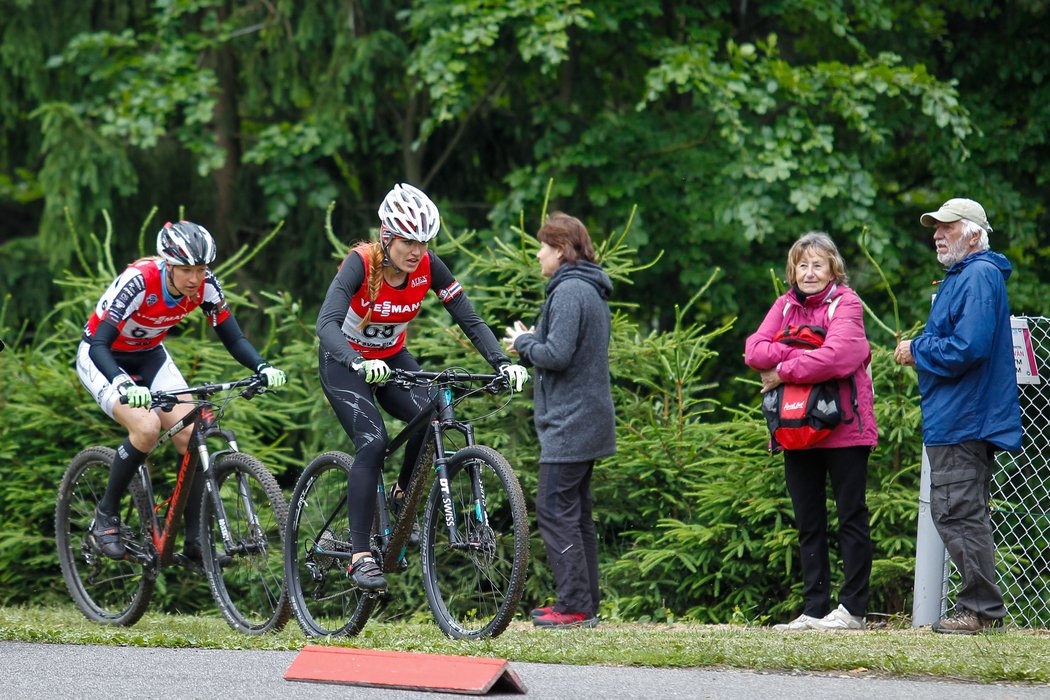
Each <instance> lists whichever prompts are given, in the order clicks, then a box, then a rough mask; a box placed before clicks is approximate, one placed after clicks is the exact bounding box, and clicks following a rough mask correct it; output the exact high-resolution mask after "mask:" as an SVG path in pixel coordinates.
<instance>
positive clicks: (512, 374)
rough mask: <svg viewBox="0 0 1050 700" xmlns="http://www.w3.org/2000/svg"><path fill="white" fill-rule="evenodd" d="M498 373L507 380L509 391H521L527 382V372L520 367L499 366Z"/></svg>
mask: <svg viewBox="0 0 1050 700" xmlns="http://www.w3.org/2000/svg"><path fill="white" fill-rule="evenodd" d="M499 373H500V374H502V375H503V376H504V377H506V378H507V383H508V384H510V389H511V391H521V390H522V389H523V388H525V382H527V381H529V370H527V369H525V368H524V367H522V366H521V365H500V368H499Z"/></svg>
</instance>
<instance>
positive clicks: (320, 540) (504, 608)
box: [285, 369, 529, 639]
mask: <svg viewBox="0 0 1050 700" xmlns="http://www.w3.org/2000/svg"><path fill="white" fill-rule="evenodd" d="M389 381H392V382H394V383H396V384H397V385H399V386H401V387H402V388H406V389H408V388H411V387H413V386H425V387H428V389H429V392H430V395H431V404H430V407H429V408H428V409H426V410H424V411H422V412H421V413H420V414H419V415H418V416H416V417H415V418H414V419H413V420H411V421H409V423H408V424H407V425H406V426H405V427H404V429H403V430H402V431H401V432H400V433H398V434H397V436H395V437H394V438H393V439H392V440H391V441H390V444H389V447H388V448H387V451H386V455H385V458H386V459H385V461H389V457H390V455H392V454H393V453H394V452H395V451H396V450H398V449H399V448H400V447H401V446H402V445H404V444H405V442H406V441H407V440H408V439H409V438H410V437H411V436H413V435H414V434H416V433H417V432H418V431H420V430H427V431H428V433H429V434H428V436H427V439H426V440H424V442H423V446H422V447H421V449H420V452H419V454H418V456H417V457H416V460H415V467H414V469H413V472H412V478H411V481H410V483H409V485H408V488H407V489H406V490H405V496H404V501H403V505H401V506H400V508H399V511H400V512H399V513H398V515H397V517H393V516H392V515H391V512H390V509H389V507H388V505H387V499H386V497H385V495H386V494H385V489H384V484H383V477H382V474H380V478H379V486H378V494H377V496H378V497H377V499H376V501H377V502H376V513H375V515H374V518H373V526H372V537H371V549H372V554H373V556H374V557H375V560H376V561H377V562H379V563H380V564H381V566H382V568H383V571H384V573H394V572H397V571H401V570H404V569H406V568H407V567H408V562H407V559H406V551H407V549H408V545H409V542H410V538H411V536H412V530H413V526H414V525H415V524H416V515H417V510H418V508H419V505H420V502H421V501H423V500H424V499H423V494H424V490H425V489H426V488H427V485H428V484H429V495H428V496H427V497H426V499H425V502H426V507H425V509H424V512H423V522H422V532H421V533H420V535H421V536H420V550H421V554H420V563H421V566H422V574H423V585H424V592H425V595H426V599H427V603H428V605H429V607H430V611H431V613H432V615H433V617H434V619H435V620H436V621H437V624H438V626H439V627H440V628H441V631H442V632H444V633H445V634H446V635H447V636H449V637H452V638H453V639H480V638H483V637H495V636H497V635H499V634H500V633H502V632H503V631H504V630H505V629H506V628H507V625H508V624H509V623H510V621H511V619H512V618H513V617H514V613H515V610H516V609H517V607H518V603H519V601H520V599H521V594H522V591H523V590H524V587H525V575H526V567H527V565H528V556H529V526H528V513H527V512H526V510H525V498H524V496H523V495H522V491H521V485H520V484H519V483H518V479H517V477H516V476H515V475H514V470H513V469H511V466H510V464H509V463H508V462H507V460H506V458H504V457H503V455H501V454H500V453H499V452H497V451H496V450H494V449H492V448H490V447H484V446H481V445H477V444H475V442H474V427H473V425H472V424H471V422H470V421H466V420H459V419H457V418H456V415H455V408H456V406H457V405H458V404H459V403H460V402H461V401H463V400H464V399H465V398H467V397H468V396H472V395H478V394H480V393H481V392H487V393H492V394H496V393H499V392H500V391H504V390H508V389H509V386H508V385H507V382H506V380H505V379H504V378H503V376H502V375H498V374H496V375H493V374H470V373H467V372H464V371H460V370H456V369H450V370H445V371H442V372H422V371H416V372H412V371H406V370H397V369H395V370H394V371H393V372H392V374H391V379H390V380H389ZM457 392H460V395H458V396H457ZM505 405H506V404H504V406H505ZM457 443H459V444H460V446H458V447H457V446H456V444H457ZM352 463H353V459H352V458H351V457H350V456H349V455H348V454H345V453H343V452H325V453H324V454H322V455H320V456H318V457H317V458H315V459H314V460H313V461H312V462H310V464H309V465H308V466H307V467H306V469H305V470H304V471H303V473H302V475H301V476H300V477H299V479H298V480H297V482H296V485H295V491H294V492H293V494H292V498H291V501H290V505H289V514H288V526H287V532H286V534H285V542H286V547H285V581H286V582H287V584H288V593H289V598H290V600H291V604H292V611H293V613H294V614H295V617H296V619H297V620H298V622H299V624H300V625H301V626H302V628H303V630H304V631H305V632H306V634H307V635H308V636H311V637H315V636H325V635H333V636H334V635H348V636H352V635H355V634H357V633H358V632H360V631H361V629H362V628H363V627H364V625H365V623H366V622H367V621H368V618H369V616H370V615H371V614H372V613H373V611H374V610H375V609H376V606H377V605H379V604H381V603H384V604H385V603H386V602H388V600H389V594H388V593H387V592H386V591H382V592H376V591H366V590H363V589H360V588H358V587H357V586H356V585H355V584H354V582H353V580H352V579H351V578H350V575H349V573H348V567H349V564H350V559H351V545H350V527H349V507H348V503H349V499H348V479H349V474H350V467H351V464H352Z"/></svg>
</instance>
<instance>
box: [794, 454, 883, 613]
mask: <svg viewBox="0 0 1050 700" xmlns="http://www.w3.org/2000/svg"><path fill="white" fill-rule="evenodd" d="M870 454H871V448H870V447H866V446H859V447H834V448H828V449H812V450H787V451H785V452H784V475H785V477H786V479H787V487H788V493H789V494H791V504H792V506H793V508H794V510H795V524H796V526H797V527H798V544H799V550H800V561H801V564H802V595H803V598H804V600H805V605H806V608H805V611H804V612H805V613H806V614H807V615H810V616H811V617H824V616H825V615H827V614H828V612H830V610H831V563H830V561H829V559H828V509H827V481H828V477H829V476H830V477H831V491H832V493H833V494H834V496H835V506H836V510H837V511H838V516H839V551H840V553H841V555H842V568H843V575H844V580H843V582H842V590H840V591H839V603H841V604H842V605H843V606H844V607H845V608H846V609H847V610H849V612H850V614H851V615H864V614H865V613H866V612H867V608H868V594H869V590H870V589H869V579H870V578H871V555H872V545H871V530H870V527H869V523H868V504H867V501H866V499H865V490H866V489H867V483H868V456H869V455H870Z"/></svg>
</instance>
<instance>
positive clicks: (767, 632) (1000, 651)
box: [0, 607, 1050, 684]
mask: <svg viewBox="0 0 1050 700" xmlns="http://www.w3.org/2000/svg"><path fill="white" fill-rule="evenodd" d="M0 639H2V640H18V641H27V642H46V643H63V644H117V645H129V646H148V647H198V648H217V649H262V650H265V649H270V650H292V651H294V650H298V649H300V648H302V647H303V646H304V645H305V644H306V643H307V641H308V640H307V639H306V637H305V636H304V635H303V633H302V631H301V630H299V628H298V627H297V626H296V625H295V623H294V622H291V623H289V625H288V627H287V628H286V629H285V630H284V631H283V632H281V633H279V634H274V635H268V636H264V637H247V636H244V635H241V634H238V633H236V632H233V631H231V630H230V629H229V628H228V627H227V626H226V624H225V623H224V622H223V621H222V620H221V619H219V618H217V617H203V616H188V615H165V614H160V613H150V614H147V615H146V616H145V617H144V618H143V619H142V620H141V621H139V622H138V623H137V624H136V625H135V626H133V627H130V628H113V627H103V626H100V625H96V624H93V623H90V622H88V621H86V620H85V619H84V618H83V617H82V616H81V615H80V614H79V612H77V611H76V610H75V609H73V608H71V607H70V608H46V609H41V608H0ZM310 641H311V642H312V643H323V644H331V645H342V646H355V647H362V648H375V649H391V650H398V651H416V652H427V653H441V654H460V655H470V656H494V657H499V658H505V659H509V660H511V661H524V662H538V663H561V664H605V665H622V666H654V667H677V668H682V667H728V668H738V669H749V670H755V671H787V672H798V671H808V672H822V673H827V672H846V673H849V674H851V675H858V674H872V675H879V676H881V675H892V676H926V677H937V678H948V679H953V680H967V681H978V682H1021V683H1041V684H1047V683H1050V633H1048V632H1046V631H1042V632H1036V631H1017V630H1011V631H1007V632H1002V633H998V634H990V635H982V636H976V637H955V636H945V635H935V634H932V633H931V632H930V631H929V630H918V631H916V630H911V629H896V630H895V629H884V630H875V631H867V632H847V633H822V632H804V633H796V634H784V633H778V632H774V631H772V630H771V629H768V628H760V627H744V626H704V625H683V624H674V625H642V624H628V623H606V624H602V625H601V626H599V627H597V628H595V629H590V630H584V629H578V630H557V631H551V630H538V629H535V628H533V627H532V626H531V625H529V624H528V623H525V622H515V623H514V624H512V626H511V627H510V629H508V630H507V632H505V633H504V634H503V635H502V636H500V637H499V638H497V639H494V640H487V641H483V642H471V643H467V642H457V641H453V640H449V639H446V638H444V637H443V636H442V635H441V633H440V632H439V631H438V629H437V627H436V626H435V625H434V624H433V623H429V622H419V623H413V622H394V623H389V622H388V623H382V622H376V623H371V624H369V625H368V626H367V627H366V628H365V630H364V631H363V632H362V633H361V635H359V636H357V637H354V638H351V639H330V640H310Z"/></svg>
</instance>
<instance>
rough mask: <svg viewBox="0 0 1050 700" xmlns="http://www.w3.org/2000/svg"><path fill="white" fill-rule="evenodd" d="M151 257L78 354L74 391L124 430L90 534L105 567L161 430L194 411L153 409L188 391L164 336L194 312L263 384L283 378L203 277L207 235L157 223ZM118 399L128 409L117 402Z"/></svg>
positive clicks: (108, 297)
mask: <svg viewBox="0 0 1050 700" xmlns="http://www.w3.org/2000/svg"><path fill="white" fill-rule="evenodd" d="M157 256H158V257H154V258H143V259H141V260H137V261H135V262H133V263H131V264H130V265H128V267H127V269H126V270H124V272H123V273H122V274H121V275H120V276H119V277H118V278H117V279H115V280H114V281H113V284H111V285H110V286H109V287H108V288H107V289H106V292H105V293H104V294H103V295H102V298H101V299H99V301H98V304H97V305H96V306H95V312H94V313H93V314H92V315H91V318H89V319H88V322H87V324H85V326H84V334H83V338H82V339H81V341H80V348H79V349H78V350H77V376H78V377H79V378H80V382H81V383H82V384H83V385H84V387H85V388H86V389H87V390H88V392H89V393H90V394H91V396H92V397H93V398H94V399H95V401H96V402H97V403H98V405H99V406H100V407H101V408H102V410H103V411H105V412H106V415H108V416H109V417H110V418H113V419H114V420H115V421H117V422H118V423H120V424H121V425H122V426H124V427H125V428H127V429H128V437H127V438H126V439H125V440H124V442H123V443H122V444H121V445H120V446H119V447H118V448H117V454H116V457H115V458H114V460H113V465H112V466H111V467H110V472H109V483H108V484H107V487H106V492H105V494H104V495H103V496H102V498H101V499H100V501H99V504H98V508H97V510H96V512H95V522H94V524H93V525H92V529H91V534H90V539H91V540H93V542H94V545H95V546H96V547H97V548H98V549H99V551H101V552H102V553H103V554H104V555H105V556H107V557H110V558H112V559H122V558H123V557H124V555H125V551H124V543H123V542H122V541H121V538H120V518H119V516H118V515H117V509H118V505H119V503H120V497H121V495H122V494H123V493H124V491H125V490H126V489H127V487H128V483H129V482H130V481H131V478H132V477H133V476H134V474H135V470H136V469H137V468H138V465H139V464H141V463H142V460H143V458H145V456H146V454H147V453H148V452H149V451H150V450H151V449H153V447H154V446H155V445H156V443H157V437H158V434H159V433H160V429H161V428H164V429H165V430H166V429H168V428H170V427H171V426H173V425H175V423H177V422H178V421H179V420H181V419H182V418H183V416H185V415H186V414H187V413H189V412H190V410H191V408H192V407H191V406H188V405H179V406H176V407H175V408H174V409H172V410H171V411H170V412H162V411H157V410H150V404H151V403H152V397H151V396H150V392H151V391H170V390H173V389H181V388H183V387H186V386H188V385H187V383H186V380H185V379H184V378H183V376H182V373H181V372H180V371H179V368H178V367H176V366H175V362H174V361H173V360H172V359H171V355H169V354H168V351H167V349H165V347H164V345H163V343H162V342H161V341H163V340H164V336H165V335H166V334H167V332H168V331H169V330H170V329H171V328H172V327H173V326H175V324H177V323H178V322H179V321H181V320H182V319H183V318H185V317H186V316H187V315H188V314H189V313H190V312H191V311H193V310H194V309H196V308H197V307H200V309H201V311H203V312H204V313H205V314H206V315H207V316H208V319H209V320H210V322H211V325H212V326H213V327H214V328H215V332H216V334H218V336H219V339H220V340H221V341H222V343H223V345H225V346H226V349H227V350H228V351H229V352H230V355H232V356H233V357H234V359H236V360H237V361H238V362H240V363H241V364H242V365H244V366H245V367H247V368H248V369H250V370H252V371H254V372H258V373H260V374H262V375H264V376H265V377H266V381H267V387H268V388H272V389H276V388H277V387H279V386H281V385H283V384H284V382H285V375H284V372H282V371H281V370H279V369H276V368H274V367H271V366H270V365H269V364H268V363H267V362H266V361H264V360H263V358H262V357H261V356H260V355H259V353H258V352H257V351H256V350H255V347H254V346H253V345H252V344H251V343H250V342H249V341H248V339H247V338H245V337H244V333H242V332H241V327H240V326H239V325H238V324H237V321H236V320H235V319H234V317H233V315H232V314H231V313H230V310H229V308H228V307H227V306H226V300H225V298H224V297H223V294H222V288H221V287H220V286H219V281H218V280H217V279H216V278H215V275H213V274H212V273H211V271H210V270H208V264H209V263H211V262H212V261H213V260H214V259H215V241H214V240H213V239H212V236H211V234H210V233H209V232H208V230H207V229H206V228H204V227H203V226H201V225H199V224H195V223H193V222H191V221H179V222H177V223H174V224H173V223H171V222H168V223H166V224H164V226H163V227H162V228H161V229H160V231H159V232H158V233H157ZM133 377H135V378H137V381H136V379H133ZM122 396H126V397H127V403H121V402H120V398H121V397H122ZM190 432H191V431H190V429H189V428H187V429H186V430H183V431H181V432H179V433H178V434H177V435H176V436H175V437H174V438H173V439H172V442H173V443H174V444H175V448H176V449H177V450H178V453H179V460H180V462H181V460H182V459H184V458H185V455H186V448H187V446H188V445H189V439H190ZM203 488H204V480H203V479H194V480H193V483H192V486H191V489H190V500H189V502H188V503H187V505H186V513H185V517H184V520H185V523H186V538H185V543H184V545H183V554H184V556H185V557H186V558H187V559H189V560H191V561H193V562H196V563H199V562H200V560H201V554H200V551H201V550H200V542H199V541H198V535H199V529H200V523H199V521H200V517H199V515H198V513H199V508H200V503H201V498H202V495H203Z"/></svg>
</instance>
